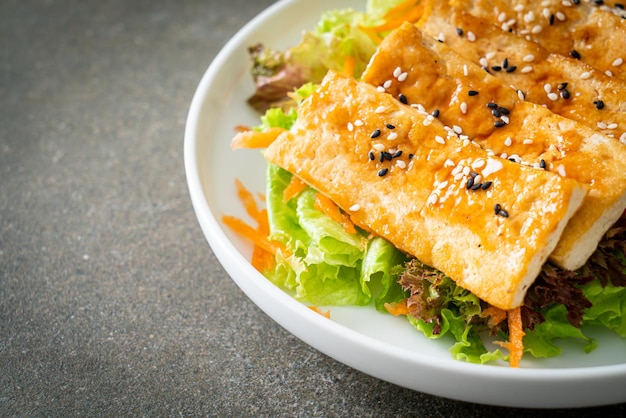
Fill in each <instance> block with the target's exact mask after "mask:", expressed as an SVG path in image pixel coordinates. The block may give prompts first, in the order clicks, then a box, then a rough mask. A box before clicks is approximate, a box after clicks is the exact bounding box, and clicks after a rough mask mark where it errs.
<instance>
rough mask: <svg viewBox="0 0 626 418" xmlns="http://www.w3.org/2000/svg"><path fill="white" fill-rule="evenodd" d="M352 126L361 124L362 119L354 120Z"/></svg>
mask: <svg viewBox="0 0 626 418" xmlns="http://www.w3.org/2000/svg"><path fill="white" fill-rule="evenodd" d="M354 126H363V121H362V120H361V119H357V120H355V121H354Z"/></svg>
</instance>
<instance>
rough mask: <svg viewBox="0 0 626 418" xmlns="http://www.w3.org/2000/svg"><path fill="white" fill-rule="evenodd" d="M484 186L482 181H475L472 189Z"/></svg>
mask: <svg viewBox="0 0 626 418" xmlns="http://www.w3.org/2000/svg"><path fill="white" fill-rule="evenodd" d="M481 187H482V184H481V183H474V185H473V186H472V190H478V189H480V188H481Z"/></svg>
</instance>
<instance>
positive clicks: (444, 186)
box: [437, 180, 448, 190]
mask: <svg viewBox="0 0 626 418" xmlns="http://www.w3.org/2000/svg"><path fill="white" fill-rule="evenodd" d="M446 187H448V181H447V180H446V181H442V182H441V183H439V184H438V185H437V188H438V189H439V190H443V189H445V188H446Z"/></svg>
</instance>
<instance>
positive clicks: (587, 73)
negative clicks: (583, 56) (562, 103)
mask: <svg viewBox="0 0 626 418" xmlns="http://www.w3.org/2000/svg"><path fill="white" fill-rule="evenodd" d="M580 78H581V79H582V80H587V79H589V78H591V73H590V72H589V71H585V72H584V73H582V74H581V75H580Z"/></svg>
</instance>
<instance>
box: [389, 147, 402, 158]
mask: <svg viewBox="0 0 626 418" xmlns="http://www.w3.org/2000/svg"><path fill="white" fill-rule="evenodd" d="M401 155H402V150H400V149H399V150H398V151H396V152H394V153H393V154H392V155H391V158H398V157H400V156H401Z"/></svg>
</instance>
